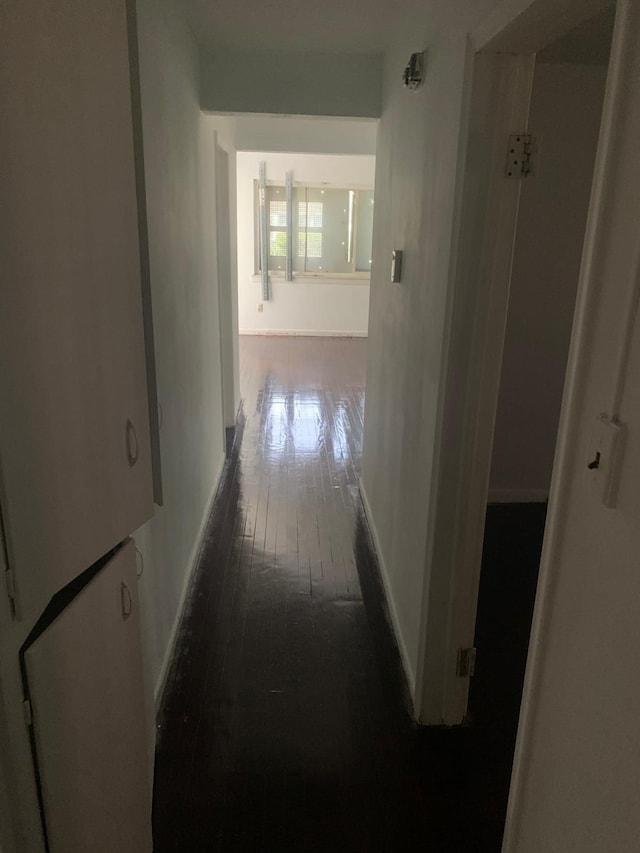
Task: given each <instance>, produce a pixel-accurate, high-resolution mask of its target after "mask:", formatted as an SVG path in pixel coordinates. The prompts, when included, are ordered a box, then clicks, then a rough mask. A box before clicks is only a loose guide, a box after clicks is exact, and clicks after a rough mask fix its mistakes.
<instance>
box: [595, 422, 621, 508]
mask: <svg viewBox="0 0 640 853" xmlns="http://www.w3.org/2000/svg"><path fill="white" fill-rule="evenodd" d="M624 440H625V428H624V426H623V425H622V424H621V423H619V422H617V421H612V420H611V419H610V418H608V417H606V416H605V415H602V416H601V417H599V418H597V420H596V422H595V424H594V427H593V432H592V434H591V443H590V445H589V460H588V462H587V469H588V472H589V478H590V479H591V482H592V484H593V487H594V489H595V490H596V492H597V493H598V495H599V496H600V500H601V501H602V503H603V504H604V506H606V507H608V508H609V509H613V508H614V507H615V505H616V499H617V494H618V483H619V480H620V471H621V469H622V456H623V453H624Z"/></svg>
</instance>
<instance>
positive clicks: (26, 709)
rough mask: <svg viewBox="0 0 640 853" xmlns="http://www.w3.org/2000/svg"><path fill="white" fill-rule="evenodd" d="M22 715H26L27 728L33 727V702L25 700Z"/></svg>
mask: <svg viewBox="0 0 640 853" xmlns="http://www.w3.org/2000/svg"><path fill="white" fill-rule="evenodd" d="M22 713H23V714H24V722H25V724H26V725H27V726H32V725H33V714H32V713H31V702H30V701H29V700H28V699H25V700H24V702H23V703H22Z"/></svg>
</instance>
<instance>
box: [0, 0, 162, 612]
mask: <svg viewBox="0 0 640 853" xmlns="http://www.w3.org/2000/svg"><path fill="white" fill-rule="evenodd" d="M125 5H126V4H125V0H101V2H95V0H65V2H64V3H51V2H48V0H6V2H3V4H2V26H0V112H1V114H2V129H1V130H0V179H1V183H2V203H1V204H0V233H1V234H2V237H1V239H0V269H1V271H2V273H1V279H0V480H1V489H2V491H1V499H2V514H3V520H4V524H5V528H6V535H7V546H8V553H9V560H10V565H11V568H12V569H13V571H14V574H15V581H16V585H17V592H18V606H19V611H20V612H21V613H22V615H26V614H27V613H30V614H34V613H38V612H40V611H41V610H42V609H43V607H44V605H45V604H46V602H47V601H48V600H49V598H50V597H51V595H52V594H53V593H54V592H56V591H57V590H58V589H60V588H61V587H62V586H64V585H65V584H66V583H67V582H68V581H69V580H71V579H72V578H73V577H75V576H76V575H78V574H79V573H80V572H81V571H83V570H84V569H85V568H86V567H87V566H89V565H91V564H93V563H94V562H95V561H96V560H98V559H99V558H100V557H101V556H102V554H104V553H106V552H107V551H108V550H109V549H110V548H112V547H114V546H115V545H116V544H117V543H118V542H120V541H122V540H123V539H124V538H125V537H126V536H127V535H128V534H129V533H130V532H131V531H132V530H134V529H135V528H136V527H138V526H139V525H140V524H142V523H143V522H144V521H145V520H146V519H147V518H148V517H150V515H151V514H152V511H153V502H152V485H151V463H150V450H149V416H148V401H147V392H146V377H145V353H144V334H143V319H142V298H141V288H140V254H139V241H138V224H137V205H136V184H135V172H134V153H133V138H132V118H131V95H130V80H129V60H128V46H127V17H126V8H125Z"/></svg>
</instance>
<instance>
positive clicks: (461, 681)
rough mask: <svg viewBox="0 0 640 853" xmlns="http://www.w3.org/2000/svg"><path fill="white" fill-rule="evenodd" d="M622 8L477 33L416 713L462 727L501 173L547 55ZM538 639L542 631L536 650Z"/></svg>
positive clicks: (575, 0) (507, 233)
mask: <svg viewBox="0 0 640 853" xmlns="http://www.w3.org/2000/svg"><path fill="white" fill-rule="evenodd" d="M629 2H631V0H618V3H617V13H616V32H618V31H619V30H621V29H622V28H623V23H621V20H622V19H623V18H624V15H622V14H621V8H622V7H626V6H627V5H628V4H629ZM611 5H612V4H611V2H609V0H565V2H563V3H562V4H559V3H557V0H504V2H503V3H502V4H501V5H500V6H499V7H498V8H497V9H495V10H494V11H493V13H491V14H490V15H489V17H488V18H487V19H486V20H484V21H483V22H482V23H481V24H480V26H479V27H478V28H476V29H475V30H474V31H473V32H472V33H470V34H469V36H468V41H467V62H466V68H465V84H464V99H463V110H462V122H461V132H460V145H459V153H458V163H459V168H458V176H459V177H458V182H457V186H456V198H455V204H456V206H455V222H454V240H453V248H452V262H451V267H450V286H449V304H448V305H447V321H446V329H445V334H446V339H445V340H446V344H445V353H444V354H445V357H444V358H443V371H444V373H443V375H442V377H441V385H440V387H441V388H442V389H443V390H442V392H441V399H440V401H439V412H440V416H439V421H438V436H437V442H438V448H439V450H438V453H437V457H436V459H437V467H436V470H435V477H434V481H433V489H434V498H433V500H432V501H431V506H432V507H433V510H432V512H431V516H430V518H429V528H428V530H429V532H428V543H427V564H428V565H429V566H430V567H431V569H430V572H429V583H428V584H425V591H424V597H423V602H422V619H421V635H420V646H419V658H418V668H417V676H418V677H417V681H416V699H415V712H416V717H417V719H418V721H419V722H420V723H423V724H426V725H438V724H445V725H457V724H459V723H461V722H463V720H464V718H465V715H466V711H467V701H468V694H469V678H468V677H459V676H458V675H457V671H456V670H457V659H458V653H459V650H460V649H466V648H471V647H473V645H474V633H475V620H476V611H477V601H478V588H479V581H480V563H481V557H482V544H483V538H484V520H485V513H486V505H487V498H488V492H489V475H490V467H491V457H492V450H493V431H494V425H495V418H496V410H497V403H498V391H499V385H500V373H501V364H502V355H503V346H504V335H505V327H506V320H507V309H508V299H509V286H510V277H511V262H512V256H513V244H514V238H515V230H516V224H517V215H518V204H519V196H520V186H521V182H520V181H509V180H505V177H504V164H505V157H506V149H507V140H508V136H509V135H510V134H512V133H518V132H526V122H527V117H528V112H529V101H530V94H531V84H532V80H533V65H534V60H535V52H536V50H539V49H540V48H542V47H543V46H545V45H547V44H549V43H550V42H551V41H553V40H554V39H555V38H556V37H558V36H560V35H562V34H563V33H564V32H566V31H567V30H569V29H571V28H572V27H574V26H577V25H579V24H580V23H582V22H583V21H585V20H587V19H588V18H590V17H592V16H594V15H596V14H597V13H598V12H600V11H602V10H603V9H605V8H607V7H608V6H611ZM621 51H622V47H621V38H620V36H619V33H618V37H616V36H615V35H614V41H613V44H612V52H611V58H610V65H609V75H608V81H607V88H606V92H605V100H604V105H603V118H602V125H601V130H600V141H599V146H598V156H597V158H596V164H595V170H594V190H593V193H592V197H591V202H590V208H589V217H588V222H587V230H586V234H585V249H584V254H583V265H582V271H581V277H580V284H579V288H578V302H577V311H576V317H575V322H574V329H573V336H572V349H571V353H570V356H569V363H568V368H567V384H566V386H565V395H564V400H563V408H562V413H561V419H560V431H559V436H560V437H561V438H559V441H558V446H557V452H556V458H555V464H554V473H553V482H552V487H551V494H550V502H549V511H548V517H547V531H546V534H545V538H546V539H549V538H550V537H551V536H552V532H553V530H554V529H555V528H556V527H557V525H558V523H560V521H559V518H558V515H559V512H560V510H559V508H558V507H557V504H556V499H555V495H556V492H557V491H558V488H559V483H560V482H561V481H562V476H563V475H562V471H563V468H564V467H565V458H564V448H565V447H566V442H567V440H569V439H568V438H567V436H566V432H567V426H566V422H567V418H568V409H569V406H570V400H571V397H572V387H571V386H572V383H573V382H574V381H575V377H576V376H577V372H578V367H579V365H578V364H577V362H576V359H577V356H576V355H575V351H576V341H577V340H579V339H580V337H581V326H582V325H583V324H584V323H585V322H586V318H585V314H584V310H581V309H580V305H581V304H582V302H584V299H585V296H584V291H585V288H587V287H588V286H589V278H590V267H589V257H590V256H592V255H593V253H594V251H596V249H597V245H596V244H597V240H598V237H599V232H598V229H597V228H596V227H595V226H594V222H596V221H597V220H598V216H599V213H598V211H599V208H600V204H601V196H602V186H603V182H604V179H605V172H606V161H607V157H608V153H607V152H608V139H609V136H610V132H609V128H610V125H611V121H612V115H613V111H614V101H615V89H616V86H615V85H614V83H612V79H614V78H615V69H616V68H617V66H618V65H619V63H620V56H621ZM496 99H497V100H496ZM487 105H489V106H490V107H491V109H488V110H487ZM483 109H484V113H483ZM478 122H479V123H480V126H478V124H477V123H478ZM483 175H484V176H485V178H484V183H483V178H482V176H483ZM563 436H564V438H562V437H563ZM547 550H548V549H547ZM544 560H545V557H544V554H543V565H541V575H540V582H539V589H538V598H544V596H545V591H544V577H545V571H544ZM538 641H539V637H538V636H537V635H536V636H534V635H533V634H532V640H531V643H532V649H533V646H534V645H535V643H536V642H538ZM525 699H526V697H525ZM525 699H523V702H524V701H525Z"/></svg>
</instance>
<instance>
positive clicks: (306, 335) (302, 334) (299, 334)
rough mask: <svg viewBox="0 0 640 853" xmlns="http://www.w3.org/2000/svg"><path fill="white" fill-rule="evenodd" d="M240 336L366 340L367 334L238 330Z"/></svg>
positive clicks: (313, 330)
mask: <svg viewBox="0 0 640 853" xmlns="http://www.w3.org/2000/svg"><path fill="white" fill-rule="evenodd" d="M239 334H241V335H278V336H281V337H290V338H366V337H368V334H369V333H368V332H335V331H333V332H332V331H323V332H321V331H318V330H317V329H240V332H239Z"/></svg>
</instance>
